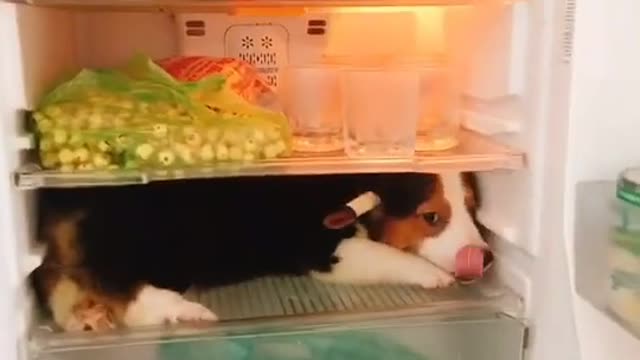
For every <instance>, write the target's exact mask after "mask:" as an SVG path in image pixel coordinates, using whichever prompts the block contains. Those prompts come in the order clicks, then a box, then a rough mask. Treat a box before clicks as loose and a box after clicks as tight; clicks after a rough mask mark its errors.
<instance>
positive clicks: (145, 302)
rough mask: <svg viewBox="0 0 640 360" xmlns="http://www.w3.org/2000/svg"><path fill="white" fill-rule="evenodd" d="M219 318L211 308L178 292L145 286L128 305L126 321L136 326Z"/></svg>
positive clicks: (128, 324)
mask: <svg viewBox="0 0 640 360" xmlns="http://www.w3.org/2000/svg"><path fill="white" fill-rule="evenodd" d="M217 319H218V317H217V316H216V315H215V314H214V313H213V312H211V311H210V310H209V309H207V308H206V307H204V306H202V305H200V304H198V303H195V302H191V301H188V300H186V299H185V298H184V297H182V295H180V294H178V293H177V292H174V291H170V290H165V289H158V288H156V287H153V286H145V287H144V288H143V289H142V290H141V291H140V293H138V297H137V298H136V300H135V301H133V302H131V303H130V304H129V306H128V307H127V310H126V312H125V316H124V323H125V324H126V325H127V326H130V327H135V326H149V325H162V324H166V323H170V324H175V323H178V322H195V321H216V320H217Z"/></svg>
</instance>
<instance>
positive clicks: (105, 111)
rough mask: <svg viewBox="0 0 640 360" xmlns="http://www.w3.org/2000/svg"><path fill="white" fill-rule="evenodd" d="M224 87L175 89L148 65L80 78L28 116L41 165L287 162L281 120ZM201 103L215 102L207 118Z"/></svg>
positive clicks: (208, 84) (210, 80)
mask: <svg viewBox="0 0 640 360" xmlns="http://www.w3.org/2000/svg"><path fill="white" fill-rule="evenodd" d="M225 83H226V79H225V78H224V77H222V76H210V77H207V78H205V79H202V80H201V81H198V82H192V83H180V82H178V81H176V80H175V79H173V78H172V77H171V76H170V75H169V74H167V73H166V72H164V71H163V70H162V69H161V68H160V67H158V66H157V65H155V64H154V63H153V62H152V61H150V60H149V59H148V58H146V57H141V56H139V57H136V58H134V59H133V60H132V61H131V62H130V63H128V64H127V65H126V66H125V67H124V68H122V69H119V70H82V71H80V73H78V74H77V75H76V76H75V77H74V78H73V79H71V80H70V81H67V82H65V83H63V84H61V85H59V86H58V87H57V88H55V89H54V90H53V91H52V92H50V93H49V94H48V95H47V96H45V97H44V99H43V100H42V102H41V103H40V105H39V106H38V108H37V110H36V111H35V112H34V114H33V118H34V119H35V125H36V133H37V138H38V146H39V153H40V159H41V163H42V165H43V167H44V168H47V169H60V170H63V171H74V170H94V169H122V168H126V169H137V168H167V167H187V166H202V165H207V164H212V163H215V162H219V161H252V160H256V159H262V158H274V157H278V156H283V155H286V154H287V153H288V152H289V151H290V135H289V133H290V131H289V128H288V124H287V121H286V119H285V118H284V116H282V115H281V114H278V113H274V112H271V111H268V110H265V109H262V108H259V107H257V106H255V105H252V104H250V103H249V102H247V101H246V100H244V99H242V98H241V97H239V96H238V95H237V94H231V95H229V91H228V86H227V85H225ZM200 98H206V99H213V100H212V101H213V104H214V106H215V108H216V109H214V110H215V111H212V110H211V109H209V108H207V105H205V103H203V102H200V101H198V99H200Z"/></svg>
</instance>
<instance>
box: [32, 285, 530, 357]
mask: <svg viewBox="0 0 640 360" xmlns="http://www.w3.org/2000/svg"><path fill="white" fill-rule="evenodd" d="M186 296H187V297H188V298H190V299H192V300H195V301H198V302H200V303H202V304H203V305H205V306H207V307H209V308H210V309H212V310H213V311H214V312H215V313H216V314H217V315H218V317H219V318H220V322H218V323H214V324H184V325H179V326H163V327H154V328H139V329H134V330H114V331H107V332H94V333H89V332H78V333H63V332H60V331H58V330H56V328H55V327H54V326H51V323H50V320H48V319H44V318H43V319H42V320H41V321H40V323H39V324H38V325H36V326H35V327H34V330H33V332H32V337H31V345H32V346H31V355H32V358H34V359H64V360H66V359H69V360H75V359H86V358H91V359H92V360H98V359H103V358H104V359H113V358H122V359H125V358H127V359H129V358H136V359H137V360H140V359H142V358H144V359H166V360H169V359H176V360H191V359H194V360H195V359H198V360H200V359H203V360H204V359H343V358H344V359H381V360H382V359H430V360H434V359H466V358H469V359H474V360H482V359H487V360H489V359H491V360H500V359H504V360H507V359H513V360H516V359H520V358H521V357H520V356H521V352H522V348H523V342H524V338H525V333H526V327H525V325H524V324H523V322H522V321H521V320H520V319H519V316H520V314H521V304H520V300H519V298H518V297H517V296H516V295H515V294H513V293H512V292H511V291H509V290H508V289H506V288H504V287H501V286H499V285H495V284H493V283H491V282H490V281H488V280H487V281H482V282H480V283H477V284H474V285H471V286H454V287H450V288H447V289H438V290H423V289H421V288H416V287H412V286H396V285H376V286H348V285H333V284H325V283H321V282H318V281H316V280H313V279H310V278H307V277H267V278H262V279H258V280H254V281H249V282H244V283H240V284H237V285H232V286H226V287H220V288H216V289H214V290H209V291H195V290H193V291H189V292H188V293H187V294H186ZM376 348H377V349H378V350H375V351H374V349H376ZM385 356H386V357H385Z"/></svg>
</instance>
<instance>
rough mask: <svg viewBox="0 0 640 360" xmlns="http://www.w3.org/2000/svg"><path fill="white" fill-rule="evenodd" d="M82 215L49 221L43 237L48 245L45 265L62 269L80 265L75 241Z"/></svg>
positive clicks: (78, 250) (80, 261) (80, 259)
mask: <svg viewBox="0 0 640 360" xmlns="http://www.w3.org/2000/svg"><path fill="white" fill-rule="evenodd" d="M83 217H84V214H82V213H75V214H72V215H69V216H60V217H59V218H57V219H53V220H51V221H49V222H48V223H47V225H46V227H45V232H44V236H45V237H46V240H47V243H48V245H49V247H48V251H47V256H46V258H45V263H47V262H48V263H51V264H56V265H59V266H64V267H71V266H79V265H80V264H81V263H82V260H83V259H82V258H83V256H82V251H81V249H80V245H79V243H78V240H77V236H78V222H79V221H80V220H82V218H83Z"/></svg>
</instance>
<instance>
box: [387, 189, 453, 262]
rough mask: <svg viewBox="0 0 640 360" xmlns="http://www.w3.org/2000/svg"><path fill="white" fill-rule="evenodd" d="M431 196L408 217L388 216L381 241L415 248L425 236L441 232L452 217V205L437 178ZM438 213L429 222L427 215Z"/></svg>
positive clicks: (402, 247) (409, 249) (394, 245)
mask: <svg viewBox="0 0 640 360" xmlns="http://www.w3.org/2000/svg"><path fill="white" fill-rule="evenodd" d="M430 195H431V196H430V197H429V198H428V199H426V200H425V202H423V203H422V204H420V206H419V207H418V209H417V211H416V213H415V214H413V215H412V216H410V217H408V218H403V219H397V218H390V217H387V218H385V219H384V220H383V230H382V236H381V241H382V242H384V243H385V244H388V245H391V246H393V247H395V248H398V249H402V250H408V251H411V250H415V249H416V247H417V246H418V245H419V244H420V243H421V242H422V240H423V239H424V238H425V237H435V236H437V235H438V234H440V233H441V232H442V231H443V230H444V229H445V228H446V226H447V224H448V223H449V219H450V218H451V206H450V205H449V202H448V201H447V199H446V198H445V196H444V188H443V185H442V181H441V180H440V178H437V181H436V184H435V185H434V189H433V192H432V193H431V194H430ZM430 213H435V214H436V215H437V221H436V222H434V223H429V222H428V221H427V220H426V219H425V216H428V214H430Z"/></svg>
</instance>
